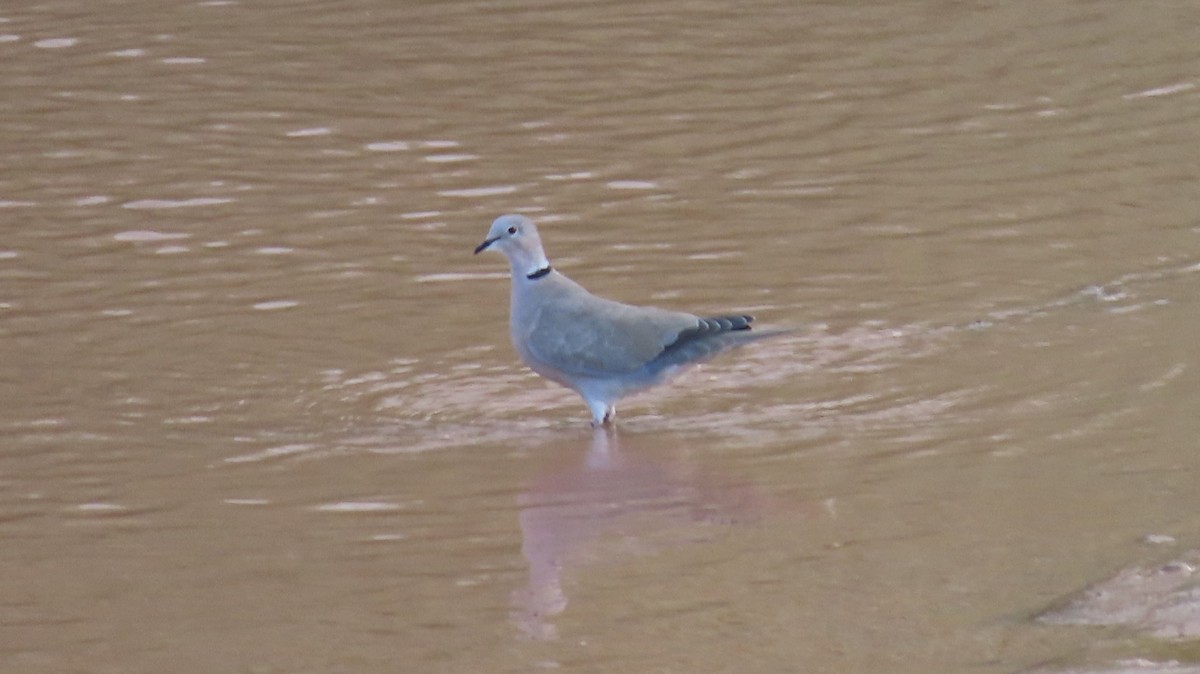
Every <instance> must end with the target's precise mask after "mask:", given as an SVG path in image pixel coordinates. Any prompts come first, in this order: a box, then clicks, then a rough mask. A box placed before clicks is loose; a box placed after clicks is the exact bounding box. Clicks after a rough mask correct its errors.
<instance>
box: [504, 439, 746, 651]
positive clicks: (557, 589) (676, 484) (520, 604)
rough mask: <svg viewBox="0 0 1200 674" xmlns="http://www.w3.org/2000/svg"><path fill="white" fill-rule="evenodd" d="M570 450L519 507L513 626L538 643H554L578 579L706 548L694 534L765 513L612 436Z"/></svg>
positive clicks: (734, 488)
mask: <svg viewBox="0 0 1200 674" xmlns="http://www.w3.org/2000/svg"><path fill="white" fill-rule="evenodd" d="M570 449H571V450H572V451H569V452H567V453H569V454H576V456H575V457H574V458H573V459H572V460H571V462H570V463H565V464H564V465H561V466H554V467H549V468H546V469H544V470H543V471H542V472H540V473H539V474H538V475H537V476H536V477H534V478H533V479H532V480H531V481H530V485H529V488H528V490H526V491H525V492H523V493H522V494H521V495H520V497H519V498H518V502H519V504H520V506H521V513H520V524H521V554H523V555H524V557H525V560H526V561H527V562H528V564H529V583H528V585H527V586H526V587H524V588H522V589H520V590H517V591H514V592H513V595H512V602H513V606H514V611H513V620H514V622H515V623H516V624H517V626H518V628H519V629H520V630H521V631H522V632H523V633H525V634H526V635H528V636H530V637H533V638H536V639H551V638H555V637H557V630H556V629H555V626H554V622H553V620H554V618H555V617H556V616H558V615H559V614H560V613H562V612H563V611H564V610H565V609H566V608H567V604H568V603H569V596H568V595H569V589H568V587H565V586H564V580H565V579H564V576H567V575H569V574H570V573H571V572H572V571H578V570H579V569H581V568H583V567H585V566H587V565H588V564H589V563H591V564H602V563H603V562H604V561H613V560H614V559H619V558H621V557H623V556H632V555H639V554H645V553H648V552H653V551H654V550H655V549H657V548H661V547H662V546H664V545H675V544H683V543H687V542H691V543H695V542H700V541H703V540H704V539H705V536H709V535H711V533H709V532H705V531H703V530H701V529H697V527H698V526H703V525H713V524H741V523H746V522H752V521H754V520H755V519H756V518H757V517H758V516H760V515H761V514H762V512H763V508H764V506H765V505H766V501H765V497H764V496H763V495H762V494H760V493H758V492H757V491H756V490H755V489H754V488H753V487H750V486H747V485H741V484H736V483H733V482H730V481H725V480H718V479H715V478H713V477H712V476H707V475H702V474H697V473H696V471H695V469H694V468H693V467H692V466H691V465H690V464H688V463H687V462H686V461H677V462H672V463H664V462H659V461H655V460H653V459H648V458H645V457H644V456H641V455H640V453H639V452H638V451H637V449H638V448H636V447H634V448H633V450H632V451H623V450H622V447H621V441H620V434H619V432H618V431H617V429H615V428H597V429H595V430H594V431H593V433H592V438H591V444H590V445H589V446H588V447H587V448H586V449H583V448H580V450H578V451H577V452H576V451H574V448H570ZM681 537H684V538H682V539H681ZM566 582H567V583H568V586H569V579H568V580H567V581H566Z"/></svg>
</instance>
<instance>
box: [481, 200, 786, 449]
mask: <svg viewBox="0 0 1200 674" xmlns="http://www.w3.org/2000/svg"><path fill="white" fill-rule="evenodd" d="M487 250H494V251H499V252H501V253H503V254H504V255H505V257H507V258H508V264H509V266H510V267H511V269H512V292H511V297H510V306H509V334H510V337H511V338H512V344H513V347H514V348H515V349H516V351H517V355H518V356H520V358H521V360H522V361H523V362H524V363H525V365H527V366H528V367H529V368H530V369H531V370H533V371H534V372H536V373H538V374H539V375H541V376H543V377H545V378H546V379H549V380H550V381H552V382H555V383H557V384H561V385H562V386H565V387H567V388H569V389H571V390H572V391H575V392H576V393H578V394H579V395H580V397H582V398H583V401H584V403H585V404H586V405H587V407H588V411H589V412H590V413H591V415H592V425H593V426H596V427H599V426H607V425H609V424H611V423H613V421H614V419H615V418H616V412H617V409H616V403H617V401H618V400H620V399H621V398H624V397H625V396H627V395H630V394H632V393H636V392H638V391H643V390H645V389H647V388H650V387H652V386H656V385H658V384H662V383H665V382H666V381H668V380H670V379H671V378H673V377H674V376H675V375H677V374H679V373H680V372H682V371H684V370H686V369H687V368H688V367H689V366H692V365H696V364H698V363H701V362H703V361H705V360H708V359H709V358H711V357H713V356H715V355H716V354H718V353H720V352H722V351H725V350H727V349H729V348H732V347H737V346H741V345H743V344H746V343H748V342H751V341H755V340H757V339H761V338H763V337H769V336H773V335H776V334H781V333H783V332H786V331H782V330H776V331H758V332H753V333H752V332H751V331H750V323H751V322H752V321H753V320H754V317H753V316H747V315H742V314H730V315H727V316H712V317H707V318H702V317H700V316H695V315H692V314H689V313H685V312H682V311H669V310H667V309H660V308H658V307H650V306H636V305H631V304H623V303H621V302H616V301H613V300H609V299H605V298H603V297H599V296H597V295H593V294H592V293H590V292H588V291H587V290H586V289H584V287H583V286H581V285H579V284H578V283H576V282H574V281H572V280H571V279H569V278H567V277H566V276H565V275H563V274H562V272H559V271H558V270H556V269H554V268H553V267H552V266H550V261H549V260H548V259H547V258H546V253H545V250H544V249H543V247H542V240H541V236H540V235H539V234H538V229H537V227H536V226H535V225H534V223H533V221H532V220H530V219H529V218H527V217H525V216H523V215H513V214H509V215H502V216H500V217H498V218H496V220H495V221H494V222H492V226H491V228H490V229H489V230H488V233H487V237H486V238H485V239H484V240H483V242H482V243H480V244H479V245H478V246H477V247H476V248H475V254H476V255H478V254H479V253H482V252H484V251H487Z"/></svg>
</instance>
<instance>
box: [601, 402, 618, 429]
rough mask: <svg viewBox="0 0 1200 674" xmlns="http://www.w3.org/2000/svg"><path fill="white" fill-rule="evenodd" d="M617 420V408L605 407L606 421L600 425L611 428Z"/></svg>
mask: <svg viewBox="0 0 1200 674" xmlns="http://www.w3.org/2000/svg"><path fill="white" fill-rule="evenodd" d="M616 420H617V406H616V405H609V406H608V407H605V408H604V420H603V421H601V422H600V423H602V424H604V425H605V426H610V425H612V423H613V422H615V421H616Z"/></svg>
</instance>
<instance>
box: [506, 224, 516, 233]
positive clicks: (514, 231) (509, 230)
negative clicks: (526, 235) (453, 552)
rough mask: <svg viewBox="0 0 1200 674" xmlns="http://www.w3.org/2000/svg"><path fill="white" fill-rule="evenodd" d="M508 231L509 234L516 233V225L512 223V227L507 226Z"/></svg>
mask: <svg viewBox="0 0 1200 674" xmlns="http://www.w3.org/2000/svg"><path fill="white" fill-rule="evenodd" d="M508 233H509V234H516V233H517V227H516V225H513V226H512V227H509V228H508Z"/></svg>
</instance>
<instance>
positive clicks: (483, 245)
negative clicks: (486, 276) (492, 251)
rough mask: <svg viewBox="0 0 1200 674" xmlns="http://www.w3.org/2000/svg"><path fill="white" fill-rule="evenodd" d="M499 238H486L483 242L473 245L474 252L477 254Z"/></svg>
mask: <svg viewBox="0 0 1200 674" xmlns="http://www.w3.org/2000/svg"><path fill="white" fill-rule="evenodd" d="M499 240H500V237H498V236H497V237H496V238H494V239H488V240H486V241H484V242H483V243H481V244H479V245H478V246H475V254H476V255H478V254H480V253H482V252H483V251H485V250H487V247H488V246H490V245H492V244H493V243H496V242H497V241H499Z"/></svg>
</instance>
